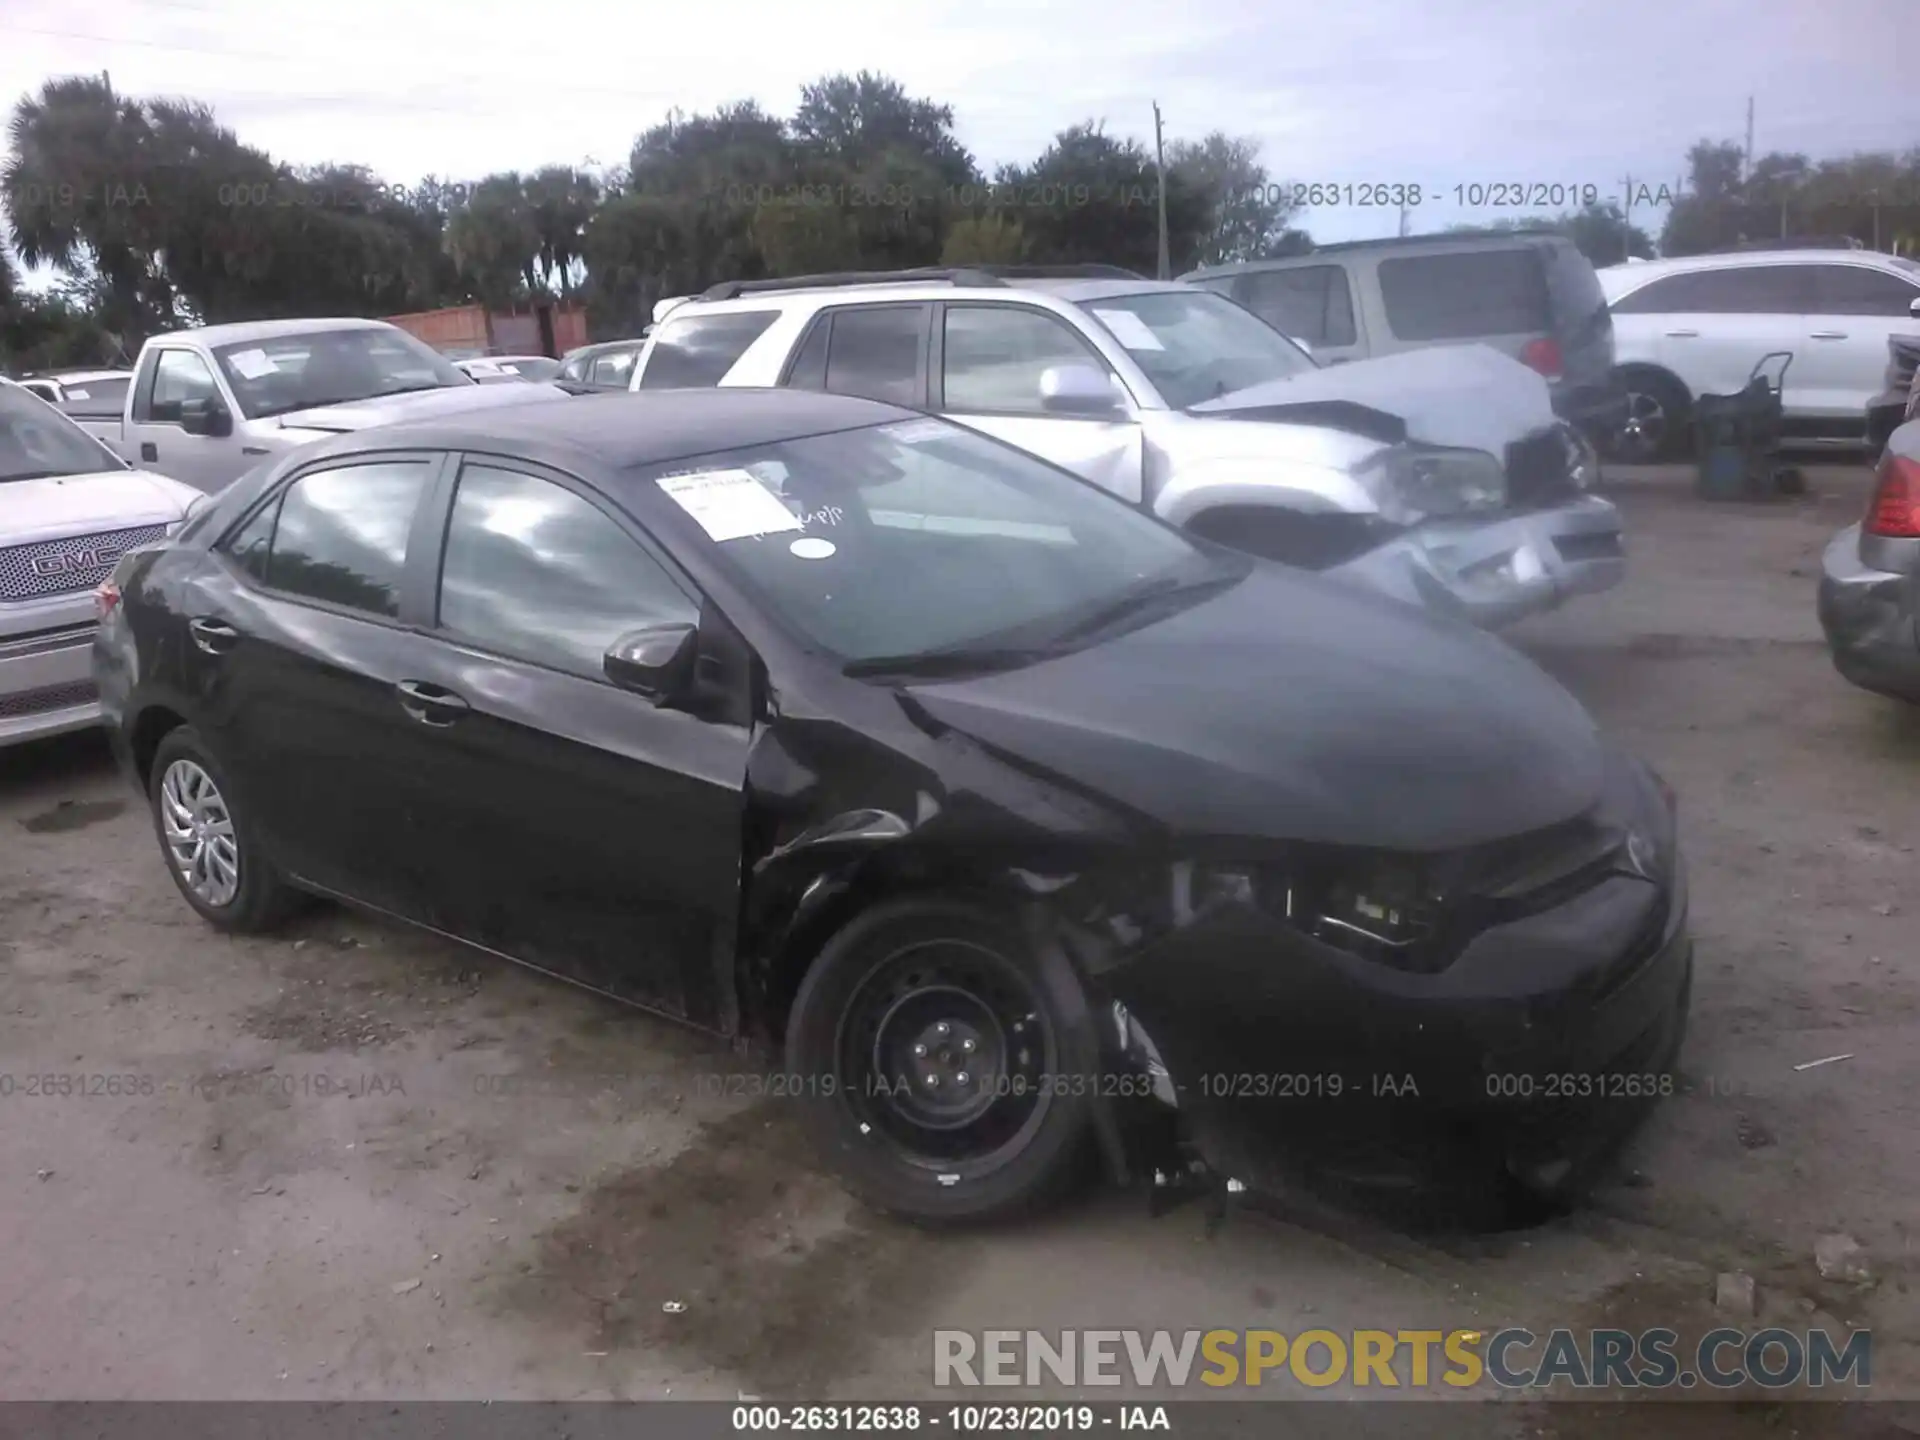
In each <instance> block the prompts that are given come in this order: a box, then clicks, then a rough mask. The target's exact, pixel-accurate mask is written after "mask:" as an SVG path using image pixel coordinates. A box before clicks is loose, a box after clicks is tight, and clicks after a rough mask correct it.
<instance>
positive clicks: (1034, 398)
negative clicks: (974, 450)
mask: <svg viewBox="0 0 1920 1440" xmlns="http://www.w3.org/2000/svg"><path fill="white" fill-rule="evenodd" d="M1064 365H1079V366H1087V367H1090V368H1092V369H1094V370H1097V371H1098V372H1099V373H1100V374H1102V375H1104V376H1105V377H1106V378H1107V381H1108V383H1109V384H1111V385H1112V386H1113V387H1114V394H1115V397H1116V399H1117V400H1118V402H1119V404H1120V406H1121V407H1122V409H1120V410H1119V411H1118V412H1117V413H1116V415H1115V417H1114V418H1086V417H1081V416H1073V415H1060V414H1056V413H1053V412H1050V411H1049V410H1047V409H1046V408H1045V407H1044V406H1043V405H1042V404H1041V401H1040V393H1041V392H1040V377H1041V376H1042V375H1043V374H1045V373H1046V371H1047V370H1049V369H1051V368H1053V367H1055V366H1064ZM933 371H934V394H933V397H932V401H931V408H933V409H936V410H938V411H940V412H941V413H942V414H943V415H945V416H946V417H947V418H948V419H950V420H953V421H956V422H958V423H959V424H962V425H966V426H970V427H971V428H973V429H975V430H983V431H985V432H986V433H987V434H989V435H992V436H995V437H997V438H999V439H1001V440H1005V441H1006V442H1007V443H1008V444H1010V445H1018V446H1019V447H1020V448H1021V449H1022V450H1027V451H1031V452H1032V453H1033V454H1035V455H1038V456H1040V457H1041V458H1042V459H1045V460H1051V461H1052V462H1053V463H1054V464H1056V465H1060V466H1063V467H1065V468H1066V469H1068V470H1071V471H1073V472H1074V473H1075V474H1077V475H1079V476H1081V477H1082V478H1084V479H1087V480H1091V481H1092V482H1093V483H1094V484H1096V485H1099V486H1102V487H1103V488H1105V489H1107V490H1111V491H1112V492H1113V493H1114V494H1116V495H1119V496H1121V497H1122V498H1123V499H1126V500H1130V501H1132V502H1134V503H1135V504H1138V503H1139V502H1140V499H1141V496H1142V493H1143V486H1144V475H1143V470H1142V467H1143V463H1144V461H1143V445H1142V439H1141V427H1140V422H1139V420H1138V419H1136V418H1135V417H1134V415H1133V411H1132V401H1131V400H1130V398H1128V396H1127V394H1126V390H1125V387H1124V386H1122V385H1121V383H1120V381H1119V379H1118V377H1117V376H1116V375H1115V374H1114V372H1113V367H1112V366H1110V365H1109V364H1108V363H1107V361H1106V360H1105V358H1103V357H1102V356H1101V355H1100V353H1099V352H1098V351H1097V350H1095V349H1094V348H1093V347H1092V346H1091V345H1089V344H1088V343H1087V341H1086V340H1085V338H1084V337H1082V336H1081V335H1080V333H1079V332H1078V331H1076V330H1075V329H1074V328H1073V327H1072V326H1070V325H1068V324H1067V323H1066V322H1065V321H1063V320H1061V319H1060V318H1059V317H1058V316H1056V315H1054V314H1052V313H1050V312H1048V311H1046V310H1042V309H1040V308H1039V307H1038V306H1033V305H1017V304H1000V303H995V302H988V301H983V302H978V303H975V302H968V303H965V304H952V305H941V306H940V307H939V308H938V324H937V326H936V330H935V339H934V365H933Z"/></svg>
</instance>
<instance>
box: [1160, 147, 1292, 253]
mask: <svg viewBox="0 0 1920 1440" xmlns="http://www.w3.org/2000/svg"><path fill="white" fill-rule="evenodd" d="M1167 168H1168V170H1169V171H1171V172H1173V173H1174V174H1176V175H1180V176H1181V177H1183V178H1184V179H1185V181H1186V182H1187V183H1188V184H1189V185H1190V186H1191V187H1192V188H1193V189H1194V190H1195V191H1196V192H1198V193H1199V194H1200V195H1201V196H1203V197H1204V198H1205V203H1206V205H1207V207H1208V210H1209V212H1210V213H1211V217H1212V220H1211V224H1210V226H1209V227H1208V229H1207V230H1206V231H1205V233H1203V234H1202V235H1201V236H1200V237H1199V248H1198V251H1197V259H1198V261H1199V263H1201V264H1203V265H1218V264H1221V263H1223V262H1225V261H1230V260H1257V259H1261V258H1264V257H1268V256H1271V255H1272V254H1273V253H1274V251H1275V249H1276V247H1277V246H1278V245H1279V244H1280V243H1281V238H1282V237H1283V236H1284V235H1285V234H1286V233H1287V222H1288V221H1289V220H1290V219H1291V218H1292V217H1293V216H1294V214H1295V213H1296V212H1297V211H1298V208H1299V207H1298V206H1296V205H1294V204H1293V203H1292V202H1291V200H1290V198H1289V197H1288V196H1286V195H1285V194H1283V193H1282V192H1281V190H1280V187H1279V186H1277V185H1275V184H1274V183H1273V182H1272V181H1271V180H1269V179H1268V177H1267V167H1266V166H1264V165H1262V164H1261V163H1260V146H1259V144H1258V142H1256V141H1253V140H1246V139H1239V140H1236V139H1235V138H1233V137H1232V136H1230V135H1228V134H1227V133H1226V132H1225V131H1223V130H1215V131H1214V132H1212V133H1211V134H1210V135H1207V136H1206V137H1205V138H1204V139H1201V140H1198V141H1193V140H1176V141H1174V142H1173V144H1171V145H1169V146H1168V147H1167Z"/></svg>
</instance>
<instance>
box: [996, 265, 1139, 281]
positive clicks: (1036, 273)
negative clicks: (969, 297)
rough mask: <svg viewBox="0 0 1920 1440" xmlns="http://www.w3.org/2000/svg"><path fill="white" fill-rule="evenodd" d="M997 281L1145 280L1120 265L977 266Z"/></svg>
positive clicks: (1135, 272) (1135, 271)
mask: <svg viewBox="0 0 1920 1440" xmlns="http://www.w3.org/2000/svg"><path fill="white" fill-rule="evenodd" d="M972 268H973V269H976V270H978V271H979V272H980V273H981V274H982V275H990V276H992V277H993V278H994V279H996V280H1145V279H1146V278H1147V277H1146V276H1145V275H1142V274H1141V273H1140V272H1139V271H1138V270H1128V269H1126V268H1124V267H1123V266H1119V265H976V266H974V267H972Z"/></svg>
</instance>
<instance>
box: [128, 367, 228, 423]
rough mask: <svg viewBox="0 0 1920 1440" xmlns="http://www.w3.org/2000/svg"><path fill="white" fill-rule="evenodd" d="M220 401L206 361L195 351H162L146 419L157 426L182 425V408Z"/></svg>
mask: <svg viewBox="0 0 1920 1440" xmlns="http://www.w3.org/2000/svg"><path fill="white" fill-rule="evenodd" d="M219 397H220V391H219V388H218V387H217V386H216V385H215V384H214V383H213V372H212V371H211V370H209V369H208V368H207V362H206V361H204V360H202V359H201V358H200V357H199V356H198V355H196V354H194V353H193V351H191V350H162V351H161V352H160V354H159V356H158V357H157V358H156V359H155V360H154V365H153V393H152V397H151V398H150V399H149V401H148V402H147V414H146V417H145V418H146V419H148V420H151V421H152V422H153V423H154V424H156V425H178V424H179V423H180V407H181V405H183V404H184V403H186V402H187V401H189V400H201V401H211V400H217V399H219Z"/></svg>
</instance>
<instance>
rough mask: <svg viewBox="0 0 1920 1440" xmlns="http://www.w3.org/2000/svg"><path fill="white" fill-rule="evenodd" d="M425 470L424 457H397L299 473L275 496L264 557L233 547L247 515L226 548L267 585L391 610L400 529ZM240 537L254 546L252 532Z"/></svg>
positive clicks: (399, 567)
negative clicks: (275, 512) (299, 475)
mask: <svg viewBox="0 0 1920 1440" xmlns="http://www.w3.org/2000/svg"><path fill="white" fill-rule="evenodd" d="M430 473H431V467H430V466H429V465H428V464H427V462H426V461H424V460H400V461H379V462H375V463H372V464H366V465H342V466H340V467H338V468H337V469H332V470H316V471H313V472H312V473H310V474H307V475H302V476H301V477H300V478H299V479H298V480H296V481H294V482H293V484H292V485H290V486H288V487H287V490H286V493H285V494H284V495H283V496H282V498H281V500H280V502H279V506H278V513H277V518H276V520H275V523H274V524H273V531H272V538H271V539H270V540H269V541H268V542H267V552H266V556H265V559H264V561H261V560H259V559H258V557H257V556H255V555H254V554H253V552H252V550H251V549H249V550H248V551H246V552H244V553H242V552H236V551H235V550H234V549H233V545H234V543H236V542H239V541H240V540H241V539H242V538H243V537H248V535H249V531H250V530H251V529H252V523H251V522H249V524H248V525H246V526H242V527H241V530H240V532H239V533H238V534H237V535H236V536H235V537H234V539H233V541H231V542H229V545H228V552H229V553H230V554H233V555H234V558H235V560H236V561H237V562H238V563H240V564H241V565H242V567H243V568H246V569H248V570H249V571H251V572H253V573H256V574H258V575H259V577H260V578H261V581H262V583H263V584H266V585H267V586H269V587H271V588H272V589H275V590H282V591H285V592H286V593H287V594H289V595H299V596H302V597H304V598H306V599H309V600H320V601H324V602H326V603H327V604H329V605H341V606H345V607H346V608H347V609H350V610H363V611H365V612H366V613H367V614H369V615H383V616H388V617H392V616H397V615H398V614H399V613H400V579H401V575H402V573H403V572H404V571H405V569H406V564H407V536H408V534H409V533H410V532H411V531H412V529H413V517H414V512H415V511H416V510H417V509H418V508H419V505H420V497H421V496H422V495H423V494H424V493H425V492H426V487H427V477H428V475H429V474H430ZM273 508H274V507H272V506H269V507H268V509H269V510H272V509H273ZM247 543H248V545H249V546H253V545H257V543H258V537H257V535H256V536H253V537H251V538H249V539H248V541H247Z"/></svg>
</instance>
